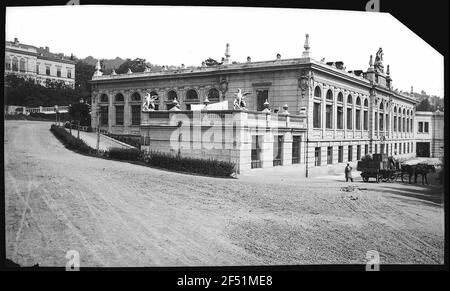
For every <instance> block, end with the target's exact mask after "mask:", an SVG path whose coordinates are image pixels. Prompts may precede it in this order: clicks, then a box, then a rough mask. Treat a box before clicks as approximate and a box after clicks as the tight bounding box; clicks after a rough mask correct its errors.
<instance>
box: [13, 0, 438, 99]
mask: <svg viewBox="0 0 450 291" xmlns="http://www.w3.org/2000/svg"><path fill="white" fill-rule="evenodd" d="M306 33H309V35H310V45H311V52H312V56H313V58H314V59H316V60H320V59H322V58H325V60H326V61H343V62H344V65H345V66H346V67H347V70H353V69H362V70H366V69H367V67H368V65H369V56H370V55H371V54H372V55H375V53H376V52H377V50H378V48H379V47H382V48H383V51H384V65H385V67H386V65H387V64H389V65H390V69H391V77H392V79H393V84H394V87H395V88H398V89H399V90H403V91H409V90H410V88H411V86H414V91H415V92H420V91H421V90H424V91H426V92H427V93H429V94H433V95H438V96H441V97H443V96H444V94H443V92H444V63H443V61H444V58H443V56H442V55H441V54H439V53H438V52H437V51H436V50H434V49H433V48H432V47H431V46H429V45H428V44H427V43H426V42H424V41H423V40H422V39H421V38H419V37H418V36H417V35H415V34H414V33H413V32H412V31H411V30H409V29H408V28H407V27H406V26H404V25H403V24H402V23H400V22H399V21H397V20H396V19H395V18H394V17H392V16H391V15H389V14H384V13H372V12H349V11H332V10H309V9H308V10H306V9H280V8H242V7H236V8H232V7H231V8H230V7H173V6H166V7H162V6H83V5H75V6H52V7H50V6H48V7H45V6H43V7H7V9H6V25H5V36H6V40H9V41H12V40H13V39H14V38H15V37H17V38H18V39H19V41H20V42H22V43H25V44H30V45H34V46H37V47H44V46H49V47H50V51H52V52H55V53H60V52H61V53H64V54H66V55H70V54H71V53H73V54H74V55H76V56H77V57H79V58H85V57H87V56H93V57H95V58H115V57H121V58H136V57H140V58H145V59H146V60H147V61H149V62H151V63H153V64H159V65H181V64H182V63H183V64H185V65H186V66H189V65H195V66H198V65H200V64H201V62H202V61H203V60H205V59H207V58H208V57H212V58H214V59H216V60H220V59H221V58H222V57H223V56H224V55H223V54H224V51H225V44H226V43H227V42H228V43H230V49H231V59H232V60H233V61H238V62H245V61H246V58H247V56H251V58H252V60H253V61H263V60H271V59H274V58H275V57H276V54H277V53H280V54H281V57H282V58H297V57H300V56H301V53H302V51H303V44H304V40H305V34H306Z"/></svg>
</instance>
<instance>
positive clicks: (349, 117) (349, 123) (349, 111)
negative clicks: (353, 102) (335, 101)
mask: <svg viewBox="0 0 450 291" xmlns="http://www.w3.org/2000/svg"><path fill="white" fill-rule="evenodd" d="M352 112H353V111H352V109H351V108H347V129H352V128H353V124H352V122H353V120H352Z"/></svg>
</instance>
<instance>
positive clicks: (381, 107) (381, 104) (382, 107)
mask: <svg viewBox="0 0 450 291" xmlns="http://www.w3.org/2000/svg"><path fill="white" fill-rule="evenodd" d="M383 109H384V105H383V101H380V110H383Z"/></svg>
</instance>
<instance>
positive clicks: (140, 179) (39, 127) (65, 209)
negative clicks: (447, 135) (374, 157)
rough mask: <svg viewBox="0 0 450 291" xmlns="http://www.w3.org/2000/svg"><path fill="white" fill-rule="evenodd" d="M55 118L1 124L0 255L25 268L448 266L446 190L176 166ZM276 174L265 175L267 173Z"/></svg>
mask: <svg viewBox="0 0 450 291" xmlns="http://www.w3.org/2000/svg"><path fill="white" fill-rule="evenodd" d="M49 128H50V123H48V122H35V121H6V122H5V190H6V191H5V192H6V193H5V208H6V209H5V211H6V213H5V222H6V226H5V231H6V256H7V258H9V259H11V260H13V261H14V262H17V263H19V264H20V265H24V266H31V265H34V264H36V263H39V265H40V266H65V264H66V262H67V259H66V258H65V254H66V252H67V251H68V250H77V251H78V252H79V253H80V260H81V267H83V266H219V265H267V264H270V265H281V264H295V265H297V264H322V263H326V264H334V263H336V264H352V263H360V264H364V263H365V262H366V259H365V255H366V252H367V251H368V250H377V251H379V252H380V259H381V264H394V263H405V264H411V263H412V264H416V263H418V264H443V263H444V208H443V195H442V188H440V187H439V186H436V185H431V186H422V185H408V184H402V183H379V184H377V183H362V182H355V183H345V182H342V180H343V177H337V176H336V177H322V178H311V179H305V178H301V177H298V175H296V174H295V169H294V170H293V169H290V170H286V169H283V170H282V171H280V173H281V172H282V173H283V174H278V175H277V174H276V173H277V171H276V169H272V170H271V171H258V172H251V173H249V174H247V175H245V176H244V175H241V176H240V177H239V179H218V178H209V177H202V176H193V175H187V174H179V173H172V172H168V171H163V170H157V169H152V168H149V167H144V166H139V165H133V164H129V163H125V162H117V161H110V160H104V159H98V158H94V157H88V156H84V155H79V154H76V153H74V152H72V151H70V150H67V149H65V148H64V146H62V144H61V143H60V142H59V141H58V140H57V139H56V138H55V137H54V136H53V135H52V134H51V133H50V131H49ZM270 173H272V174H270Z"/></svg>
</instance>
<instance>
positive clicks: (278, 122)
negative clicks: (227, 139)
mask: <svg viewBox="0 0 450 291" xmlns="http://www.w3.org/2000/svg"><path fill="white" fill-rule="evenodd" d="M223 124H224V125H225V126H230V127H232V126H233V125H236V126H248V127H250V128H256V127H258V128H272V129H273V128H280V129H286V128H289V129H291V128H292V129H299V130H306V116H300V115H282V114H276V113H265V112H261V111H242V110H198V111H191V110H180V111H165V110H164V111H151V112H142V122H141V126H143V127H145V126H161V127H179V126H190V125H193V126H222V125H223Z"/></svg>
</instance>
